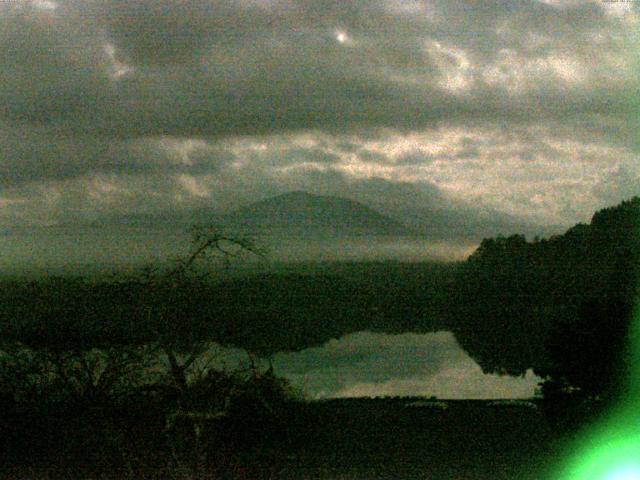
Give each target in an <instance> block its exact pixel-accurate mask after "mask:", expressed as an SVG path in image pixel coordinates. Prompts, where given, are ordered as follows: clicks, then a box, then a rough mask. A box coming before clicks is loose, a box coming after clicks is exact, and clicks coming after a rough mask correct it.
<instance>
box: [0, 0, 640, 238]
mask: <svg viewBox="0 0 640 480" xmlns="http://www.w3.org/2000/svg"><path fill="white" fill-rule="evenodd" d="M639 12H640V2H609V3H607V2H604V1H600V0H598V1H594V2H588V1H572V0H567V1H559V0H558V1H554V0H545V1H537V0H536V1H527V0H513V1H507V0H505V1H482V0H477V1H473V2H468V3H467V2H456V1H450V0H448V1H444V0H442V1H440V0H433V1H429V0H371V1H358V0H355V1H348V2H346V1H338V0H335V1H330V0H297V1H294V0H237V1H233V0H226V1H215V0H191V1H189V0H180V1H177V0H102V1H98V0H70V1H63V0H33V1H27V0H2V1H0V44H2V45H3V48H2V50H1V51H0V226H3V227H15V226H19V225H22V226H23V225H52V224H57V223H64V222H66V223H68V222H72V223H73V222H79V221H87V220H95V219H99V218H100V217H101V216H103V215H106V214H110V215H113V214H118V213H128V214H130V213H162V212H167V211H176V210H180V211H189V210H190V209H193V208H199V207H203V206H207V207H211V208H215V209H218V210H229V209H231V208H234V207H236V206H238V205H240V204H242V203H246V202H250V201H252V200H255V199H258V198H263V197H265V196H268V195H274V194H277V193H281V192H285V191H290V190H301V189H302V190H307V191H310V192H315V193H329V194H334V195H342V196H346V197H349V196H351V197H354V196H355V197H358V198H356V199H360V200H363V201H364V200H367V199H371V198H376V199H377V200H378V201H379V202H382V203H384V204H389V205H392V204H394V202H396V203H397V202H399V203H402V202H405V203H406V202H411V201H414V202H419V203H420V204H421V205H422V206H425V207H429V203H430V202H433V203H434V205H435V206H436V207H435V208H437V207H438V205H449V206H452V207H453V208H460V209H462V210H463V211H469V209H478V210H483V211H498V212H502V213H505V214H509V215H513V216H515V217H518V218H525V219H527V220H530V221H533V222H536V223H540V224H549V225H558V224H560V225H567V226H569V225H571V224H573V223H575V222H577V221H586V220H588V219H589V217H590V215H591V214H592V213H593V211H594V210H595V209H597V208H599V207H602V206H604V205H609V204H613V203H616V202H619V201H620V200H622V199H624V198H628V197H630V196H632V195H633V194H637V193H640V188H639V187H638V185H639V182H638V180H639V176H640V161H639V160H640V159H639V158H638V151H639V149H640V142H639V139H640V123H639V117H638V111H639V107H640V105H639V100H638V98H639V96H638V92H639V91H640V72H639V64H640V62H639V55H640V48H638V46H639V43H638V42H639V32H640V14H639ZM465 209H466V210H465Z"/></svg>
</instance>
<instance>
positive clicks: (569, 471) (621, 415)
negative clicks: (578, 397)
mask: <svg viewBox="0 0 640 480" xmlns="http://www.w3.org/2000/svg"><path fill="white" fill-rule="evenodd" d="M639 313H640V312H639V310H638V305H636V308H635V311H634V315H633V323H632V330H631V332H630V333H631V334H630V336H629V338H630V342H631V343H630V347H631V366H632V368H631V369H630V372H629V373H630V377H629V378H628V379H627V382H628V389H627V392H628V394H627V396H626V398H624V399H623V400H622V401H621V403H620V404H619V405H618V406H617V407H616V408H614V409H613V410H612V411H611V412H609V414H608V415H607V416H606V417H605V418H604V419H602V420H601V421H600V422H599V423H598V424H597V425H595V426H594V427H592V428H590V429H587V430H586V431H585V432H584V433H583V436H582V438H580V439H579V440H578V443H577V444H576V445H573V446H572V450H573V453H572V454H571V455H570V461H569V462H568V463H567V465H566V469H565V471H564V475H562V476H560V477H559V478H560V480H640V368H639V367H640V342H639V340H640V315H639Z"/></svg>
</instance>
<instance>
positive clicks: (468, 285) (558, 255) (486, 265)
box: [450, 198, 640, 397]
mask: <svg viewBox="0 0 640 480" xmlns="http://www.w3.org/2000/svg"><path fill="white" fill-rule="evenodd" d="M639 254H640V199H639V198H634V199H632V200H629V201H625V202H623V203H622V204H620V205H618V206H616V207H612V208H607V209H604V210H601V211H599V212H597V213H596V214H595V215H594V216H593V218H592V221H591V223H590V224H589V225H576V226H575V227H573V228H571V229H569V230H568V231H567V232H566V233H565V234H564V235H561V236H556V237H552V238H550V239H548V240H538V239H536V240H534V241H533V242H528V241H526V240H525V238H524V237H522V236H519V235H514V236H510V237H506V238H505V237H498V238H496V239H487V240H484V241H483V242H482V244H481V245H480V247H479V248H478V249H477V250H476V251H475V252H474V254H473V255H471V257H470V258H469V259H468V260H467V261H466V262H465V263H464V264H463V265H462V266H461V267H460V269H459V274H458V279H457V282H456V285H457V288H456V289H455V294H454V298H453V299H452V309H451V311H450V322H451V324H452V326H453V329H454V331H455V333H456V336H457V338H458V339H459V340H460V342H461V344H462V346H463V348H465V349H466V350H467V351H468V352H469V353H470V354H471V356H472V357H473V358H475V359H476V360H477V361H478V362H479V363H480V365H481V366H482V367H483V369H484V370H485V371H488V372H500V373H509V374H514V375H518V374H523V373H524V372H525V371H526V369H527V368H534V369H535V371H536V372H537V373H539V374H540V375H542V376H544V377H545V378H547V385H546V387H547V390H548V389H549V388H552V386H553V385H555V386H556V387H557V386H558V385H560V384H561V385H564V386H565V387H564V388H566V389H569V388H571V389H573V390H577V391H580V392H582V394H583V395H585V396H589V397H599V396H603V395H605V396H606V395H607V394H610V393H612V392H613V391H615V390H616V389H617V388H619V385H620V379H621V377H622V376H624V371H625V361H626V357H625V352H626V350H625V349H626V345H627V334H628V331H629V326H630V320H631V315H632V306H633V304H634V301H635V300H636V298H637V291H638V290H637V288H638V285H637V281H636V279H637V273H638V268H637V267H638V260H639V259H640V257H639Z"/></svg>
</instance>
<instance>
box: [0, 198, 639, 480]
mask: <svg viewBox="0 0 640 480" xmlns="http://www.w3.org/2000/svg"><path fill="white" fill-rule="evenodd" d="M639 218H640V200H639V199H633V200H631V201H629V202H624V203H623V204H621V205H619V206H617V207H614V208H611V209H606V210H603V211H601V212H598V213H596V215H594V217H593V220H592V222H591V224H590V225H577V226H576V227H574V228H572V229H570V230H569V231H568V232H567V233H566V234H565V235H562V236H557V237H552V238H550V239H543V240H538V239H536V240H534V241H527V240H526V239H525V238H524V237H522V236H519V235H514V236H510V237H499V238H496V239H487V240H484V241H483V242H482V244H481V245H480V247H479V248H478V250H477V251H476V252H475V253H474V254H473V255H472V256H471V257H470V258H469V259H468V260H467V261H466V262H463V263H461V264H452V265H439V264H402V263H393V262H390V263H389V262H388V263H369V264H324V265H321V266H316V267H313V268H309V267H308V266H307V267H305V268H302V267H300V268H296V269H283V270H280V271H276V270H274V271H271V272H266V273H265V272H262V273H260V272H258V273H255V272H254V273H253V274H251V275H244V276H242V275H235V276H233V275H231V276H229V275H221V274H220V272H224V268H212V267H211V264H210V263H206V262H204V260H206V259H207V258H208V257H211V258H212V259H218V260H222V262H223V263H222V264H219V265H218V267H224V262H226V261H229V260H230V259H232V258H233V257H236V256H242V255H243V254H255V253H259V252H258V251H257V249H256V248H255V246H254V244H253V243H252V242H251V241H249V240H247V239H243V238H235V237H229V236H225V235H223V234H221V233H220V232H217V231H215V230H205V229H201V230H199V231H197V232H196V234H195V236H194V243H193V248H192V250H191V251H190V252H188V253H187V254H185V255H184V256H183V257H181V258H179V259H178V260H177V261H176V262H175V263H174V264H171V265H168V266H165V267H163V268H160V267H157V268H150V269H148V270H145V271H141V272H140V273H139V274H138V275H134V276H126V277H124V276H121V275H115V276H103V277H92V278H71V277H65V278H44V279H41V280H32V281H25V280H15V279H14V280H9V279H6V280H4V281H2V284H1V285H0V287H1V288H0V409H1V411H2V415H1V417H0V465H2V467H1V468H2V474H3V475H4V477H5V478H101V477H102V478H354V479H356V478H432V479H433V478H435V479H438V478H443V479H445V478H446V479H449V478H470V479H471V478H473V479H476V478H477V479H484V478H488V479H494V478H496V479H499V478H504V479H508V478H543V477H541V474H540V471H541V470H540V468H542V467H544V464H545V463H548V462H552V460H551V459H553V457H554V454H555V453H554V452H555V450H554V447H553V445H554V438H560V437H561V436H562V435H567V434H569V435H570V434H571V432H572V431H575V429H577V428H579V427H580V425H582V424H583V423H585V422H586V421H589V420H590V419H591V418H593V416H594V415H597V413H598V411H599V410H600V411H601V410H603V409H606V408H608V406H609V405H611V404H612V403H613V402H615V401H616V399H617V398H619V397H620V396H621V395H623V394H624V393H625V392H624V388H625V382H624V380H625V377H626V376H627V374H628V369H629V367H630V363H629V362H630V356H629V352H628V347H627V345H628V342H629V340H630V339H629V331H630V330H629V326H630V320H631V313H632V307H633V304H634V301H635V300H636V298H637V282H636V281H635V279H636V273H637V272H636V270H637V269H636V266H637V260H638V253H639V248H638V240H637V238H638V227H639V226H640V222H639V221H638V219H639ZM361 330H370V331H382V332H388V333H402V332H408V331H413V332H431V331H438V330H452V331H453V332H454V333H455V335H456V337H457V339H458V340H459V341H460V343H461V345H462V346H463V348H465V350H467V352H469V354H470V355H471V356H472V357H473V358H474V359H475V360H476V361H477V362H478V363H479V364H480V365H481V366H482V368H483V369H484V370H485V371H487V372H499V373H503V374H510V375H521V374H523V373H524V372H525V371H526V370H527V369H529V368H533V369H534V370H535V372H536V373H538V374H539V375H541V376H542V377H543V378H544V379H545V380H544V382H543V384H542V396H543V401H542V404H541V405H540V408H539V409H536V410H533V409H513V408H511V409H488V410H487V408H488V407H487V406H486V405H481V404H474V403H464V402H462V403H455V404H451V406H450V408H447V409H446V410H444V411H440V410H428V411H421V410H416V409H410V408H406V407H405V406H404V404H402V403H401V402H399V401H397V402H396V403H393V402H390V401H383V400H378V401H362V402H360V403H358V402H357V401H350V402H349V401H342V402H326V403H308V402H304V401H303V400H302V399H301V398H300V396H299V394H297V393H295V392H293V391H292V390H291V388H290V387H289V386H288V385H287V383H286V382H285V381H283V380H282V379H280V378H278V377H277V376H276V375H275V374H274V372H273V370H272V369H271V368H269V367H268V362H267V361H263V362H260V361H258V358H263V359H268V358H269V356H270V355H273V354H274V353H276V352H278V351H283V350H299V349H302V348H305V347H308V346H311V345H317V344H321V343H323V342H325V341H327V340H328V339H330V338H337V337H340V336H342V335H344V334H346V333H349V332H356V331H361ZM213 342H216V343H218V344H223V345H234V346H238V347H241V348H244V349H245V350H246V351H247V365H246V368H244V369H235V370H222V369H220V368H213V367H212V363H211V360H212V359H211V346H212V344H213ZM534 464H535V465H534ZM542 469H544V468H542Z"/></svg>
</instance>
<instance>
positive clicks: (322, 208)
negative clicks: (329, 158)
mask: <svg viewBox="0 0 640 480" xmlns="http://www.w3.org/2000/svg"><path fill="white" fill-rule="evenodd" d="M222 223H223V224H224V225H226V226H230V227H234V228H236V229H240V230H244V231H248V232H251V233H254V234H258V235H263V234H271V235H283V236H290V235H295V236H302V237H305V236H325V235H326V236H352V235H358V236H360V235H362V236H364V235H373V236H409V235H413V231H412V230H411V229H410V228H408V227H406V226H405V225H403V224H402V223H401V222H399V221H397V220H395V219H393V218H391V217H388V216H386V215H383V214H381V213H379V212H377V211H376V210H373V209H372V208H370V207H368V206H366V205H363V204H362V203H359V202H356V201H353V200H348V199H345V198H340V197H333V196H324V195H314V194H311V193H307V192H302V191H295V192H289V193H285V194H282V195H278V196H275V197H271V198H267V199H265V200H261V201H258V202H255V203H251V204H249V205H246V206H244V207H241V208H239V209H237V210H236V211H234V212H232V213H231V214H229V215H226V216H225V217H223V218H222Z"/></svg>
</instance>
